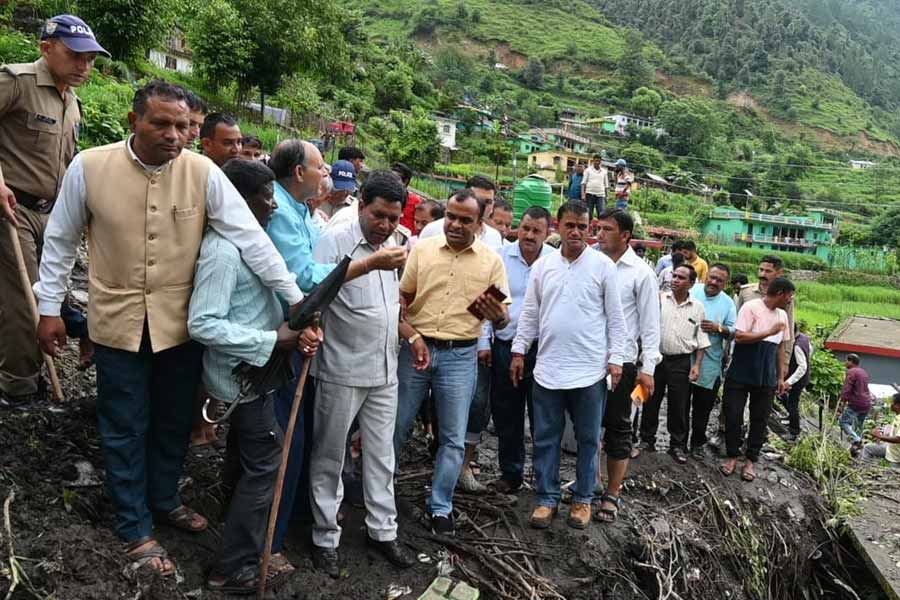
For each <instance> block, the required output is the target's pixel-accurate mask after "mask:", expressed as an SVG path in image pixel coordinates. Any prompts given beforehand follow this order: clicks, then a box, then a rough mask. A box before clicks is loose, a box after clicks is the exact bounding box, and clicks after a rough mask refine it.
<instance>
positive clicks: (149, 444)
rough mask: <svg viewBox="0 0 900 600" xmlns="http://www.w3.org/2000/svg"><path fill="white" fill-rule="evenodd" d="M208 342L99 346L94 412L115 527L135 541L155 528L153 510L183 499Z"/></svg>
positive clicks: (166, 508)
mask: <svg viewBox="0 0 900 600" xmlns="http://www.w3.org/2000/svg"><path fill="white" fill-rule="evenodd" d="M202 353H203V348H202V346H200V345H199V344H197V343H194V342H188V343H186V344H181V345H180V346H175V347H174V348H170V349H168V350H164V351H162V352H157V353H155V354H154V352H153V350H152V349H151V347H150V334H149V333H148V331H147V326H146V323H145V324H144V337H143V339H142V340H141V346H140V348H139V350H138V351H137V352H128V351H126V350H118V349H116V348H110V347H108V346H103V345H101V344H97V345H96V353H95V355H94V360H95V362H96V364H97V419H98V424H99V430H100V442H101V445H102V446H103V459H104V461H105V463H106V487H107V490H108V491H109V495H110V497H111V498H112V501H113V504H114V505H115V510H116V533H118V534H119V536H120V537H121V538H122V539H124V540H125V541H126V542H132V541H135V540H138V539H140V538H143V537H146V536H149V535H151V534H152V533H153V519H152V515H151V511H161V512H169V511H172V510H174V509H176V508H178V507H179V506H181V498H180V497H179V495H178V479H179V478H180V477H181V473H182V469H183V467H184V458H185V455H186V454H187V449H188V441H189V439H190V435H191V421H192V418H193V401H194V396H195V395H196V394H197V387H198V386H199V385H200V373H201V369H202V363H201V357H202Z"/></svg>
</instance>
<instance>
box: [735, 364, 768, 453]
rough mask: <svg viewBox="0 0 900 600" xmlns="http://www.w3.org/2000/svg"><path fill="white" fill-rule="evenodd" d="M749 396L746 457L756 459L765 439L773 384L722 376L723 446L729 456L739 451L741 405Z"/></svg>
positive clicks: (742, 418) (742, 409) (741, 421)
mask: <svg viewBox="0 0 900 600" xmlns="http://www.w3.org/2000/svg"><path fill="white" fill-rule="evenodd" d="M748 397H749V398H750V431H749V433H748V434H747V453H746V454H747V460H750V461H751V462H756V461H758V460H759V451H760V450H762V445H763V442H765V441H766V431H767V430H768V423H767V421H768V419H769V413H770V412H772V400H773V399H774V398H775V388H771V387H762V386H756V385H744V384H742V383H736V382H734V381H728V380H725V399H724V406H723V408H724V410H725V448H726V450H727V453H728V457H729V458H737V457H738V456H740V455H741V427H742V425H743V420H744V406H746V405H747V398H748Z"/></svg>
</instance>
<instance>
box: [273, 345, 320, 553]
mask: <svg viewBox="0 0 900 600" xmlns="http://www.w3.org/2000/svg"><path fill="white" fill-rule="evenodd" d="M303 360H304V359H303V356H302V355H301V354H300V353H299V352H294V354H293V356H292V357H291V362H292V364H293V366H294V373H296V375H297V378H296V379H295V380H294V381H292V382H291V383H289V384H288V385H286V386H284V387H283V388H281V389H280V390H278V391H277V392H275V398H274V403H273V406H274V409H275V419H276V420H277V421H278V426H279V427H280V428H281V430H282V431H287V425H288V419H289V417H290V415H291V407H292V406H293V405H294V394H295V393H296V391H297V386H298V385H299V382H300V380H299V377H300V371H301V370H302V369H303ZM315 398H316V388H315V381H314V380H313V378H312V377H308V378H307V379H306V387H305V388H304V389H303V404H302V405H301V407H300V412H299V413H297V424H296V425H295V426H294V437H293V439H292V440H291V447H290V448H288V449H287V450H288V452H289V453H290V454H289V456H288V464H287V471H286V472H285V475H284V487H283V488H282V489H281V504H280V506H279V508H278V522H277V524H276V526H275V537H274V538H273V540H272V553H273V554H275V553H278V552H281V550H282V548H283V547H284V538H285V537H287V532H288V529H289V528H290V525H291V521H293V520H294V519H295V518H302V517H308V518H310V519H311V518H312V508H311V507H310V502H309V456H310V451H311V450H312V445H311V444H307V443H306V441H307V440H312V436H313V430H312V426H313V410H314V408H315ZM279 460H280V457H279Z"/></svg>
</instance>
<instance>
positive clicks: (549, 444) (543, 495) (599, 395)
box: [532, 378, 606, 507]
mask: <svg viewBox="0 0 900 600" xmlns="http://www.w3.org/2000/svg"><path fill="white" fill-rule="evenodd" d="M532 402H533V403H534V457H533V462H534V479H535V484H536V491H537V503H538V505H539V506H551V507H556V506H557V505H558V504H559V499H560V496H561V494H560V491H559V455H560V442H561V441H562V435H563V430H564V429H565V426H566V411H568V413H569V416H570V417H571V418H572V424H573V425H574V426H575V439H576V440H577V441H578V455H577V459H576V466H575V477H576V479H577V481H576V482H575V483H574V484H573V490H572V501H573V502H581V503H583V504H590V503H591V500H592V499H593V498H594V483H595V481H596V479H597V448H598V447H599V445H600V429H601V426H602V423H603V411H604V409H605V408H606V379H605V378H604V379H601V380H600V381H598V382H597V383H595V384H593V385H591V386H588V387H584V388H576V389H573V390H550V389H547V388H545V387H543V386H542V385H541V384H539V383H537V382H535V383H534V397H533V399H532Z"/></svg>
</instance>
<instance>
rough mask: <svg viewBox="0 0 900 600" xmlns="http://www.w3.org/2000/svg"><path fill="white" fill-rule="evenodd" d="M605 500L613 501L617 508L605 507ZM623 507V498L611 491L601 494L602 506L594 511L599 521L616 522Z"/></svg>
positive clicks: (596, 519) (595, 517) (595, 518)
mask: <svg viewBox="0 0 900 600" xmlns="http://www.w3.org/2000/svg"><path fill="white" fill-rule="evenodd" d="M604 502H611V503H612V504H613V505H614V506H615V508H604V507H603V503H604ZM621 508H622V499H621V498H620V497H619V496H613V495H612V494H609V493H604V494H603V495H602V496H600V507H599V508H598V509H597V512H596V513H594V520H595V521H599V522H601V523H610V524H612V523H615V522H616V519H618V517H619V509H621Z"/></svg>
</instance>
